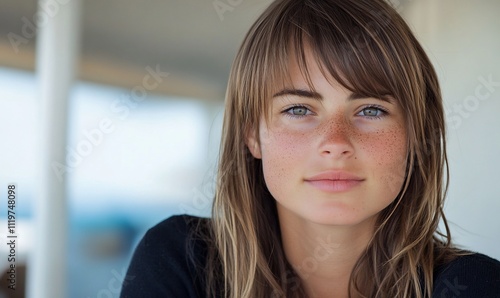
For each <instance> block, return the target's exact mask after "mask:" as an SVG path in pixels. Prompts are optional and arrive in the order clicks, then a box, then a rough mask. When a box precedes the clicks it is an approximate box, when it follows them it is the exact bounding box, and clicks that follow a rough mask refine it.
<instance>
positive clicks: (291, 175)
mask: <svg viewBox="0 0 500 298" xmlns="http://www.w3.org/2000/svg"><path fill="white" fill-rule="evenodd" d="M309 143H310V142H309V141H308V140H306V135H305V134H301V133H290V132H263V133H262V134H261V149H262V150H261V151H262V164H263V170H264V176H265V180H266V184H267V186H268V188H269V190H270V191H271V193H273V190H279V189H281V188H283V187H286V185H287V183H286V182H291V181H293V180H294V179H297V174H300V173H301V172H303V171H302V170H301V168H300V167H301V166H302V167H303V166H304V158H305V157H306V156H307V155H306V152H307V148H308V147H307V144H309ZM273 195H275V194H273Z"/></svg>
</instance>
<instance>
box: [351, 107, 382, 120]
mask: <svg viewBox="0 0 500 298" xmlns="http://www.w3.org/2000/svg"><path fill="white" fill-rule="evenodd" d="M385 114H387V112H386V111H385V110H384V109H382V108H380V107H377V106H369V107H366V108H364V109H362V110H361V111H360V112H359V113H358V114H357V115H358V116H365V117H368V118H380V117H383V116H385Z"/></svg>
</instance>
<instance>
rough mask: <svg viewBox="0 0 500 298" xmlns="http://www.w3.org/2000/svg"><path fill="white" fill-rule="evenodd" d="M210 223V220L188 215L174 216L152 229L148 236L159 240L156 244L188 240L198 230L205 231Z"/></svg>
mask: <svg viewBox="0 0 500 298" xmlns="http://www.w3.org/2000/svg"><path fill="white" fill-rule="evenodd" d="M209 221H210V219H209V218H204V217H197V216H192V215H187V214H182V215H173V216H171V217H169V218H167V219H165V220H163V221H161V222H160V223H158V224H156V225H155V226H153V227H152V228H150V229H149V230H148V231H147V233H146V236H147V237H148V238H149V239H150V240H158V241H155V243H161V242H169V240H175V241H179V240H187V239H188V237H189V236H190V235H192V234H193V233H194V232H197V230H198V229H201V230H204V229H203V228H204V227H206V226H207V223H208V222H209ZM181 242H182V241H181Z"/></svg>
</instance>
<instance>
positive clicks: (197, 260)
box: [120, 215, 500, 298]
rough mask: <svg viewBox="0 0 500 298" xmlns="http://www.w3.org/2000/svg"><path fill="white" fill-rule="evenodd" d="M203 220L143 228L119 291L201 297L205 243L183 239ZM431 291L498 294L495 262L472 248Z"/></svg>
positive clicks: (476, 297)
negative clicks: (472, 250) (141, 237)
mask: <svg viewBox="0 0 500 298" xmlns="http://www.w3.org/2000/svg"><path fill="white" fill-rule="evenodd" d="M204 220H206V219H201V218H198V217H193V216H189V215H179V216H173V217H170V218H168V219H166V220H164V221H162V222H161V223H159V224H158V225H156V226H155V227H153V228H151V229H149V230H148V232H147V233H146V235H145V236H144V237H143V239H142V240H141V242H140V243H139V245H138V246H137V248H136V250H135V253H134V256H133V258H132V261H131V263H130V266H129V268H128V272H127V275H126V276H125V279H124V281H123V285H122V291H121V294H120V297H121V298H139V297H140V298H142V297H148V298H156V297H162V298H165V297H175V298H177V297H178V298H189V297H205V295H204V294H203V293H204V290H205V285H204V282H203V274H202V271H201V270H200V268H203V264H204V260H205V252H206V246H204V245H203V243H202V241H194V242H190V243H194V244H193V245H188V242H189V241H188V236H189V235H190V232H191V231H192V230H193V229H194V228H195V227H196V226H197V225H198V224H199V223H201V222H202V221H204ZM188 251H190V252H191V253H188ZM197 268H198V269H197ZM200 273H201V274H200ZM432 297H433V298H452V297H463V298H500V262H499V261H497V260H495V259H492V258H490V257H487V256H485V255H482V254H477V253H476V254H472V255H467V256H461V257H458V258H457V259H455V260H454V261H452V262H450V263H449V264H447V265H445V266H440V267H437V268H435V272H434V289H433V292H432Z"/></svg>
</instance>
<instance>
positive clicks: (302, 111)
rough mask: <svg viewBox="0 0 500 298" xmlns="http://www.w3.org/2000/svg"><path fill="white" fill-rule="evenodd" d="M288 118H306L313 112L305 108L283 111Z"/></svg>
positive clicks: (294, 107) (297, 107) (298, 107)
mask: <svg viewBox="0 0 500 298" xmlns="http://www.w3.org/2000/svg"><path fill="white" fill-rule="evenodd" d="M283 113H285V114H286V115H287V116H290V117H304V116H307V115H310V114H311V110H309V109H308V108H306V107H305V106H293V107H291V108H288V109H286V110H284V111H283Z"/></svg>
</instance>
